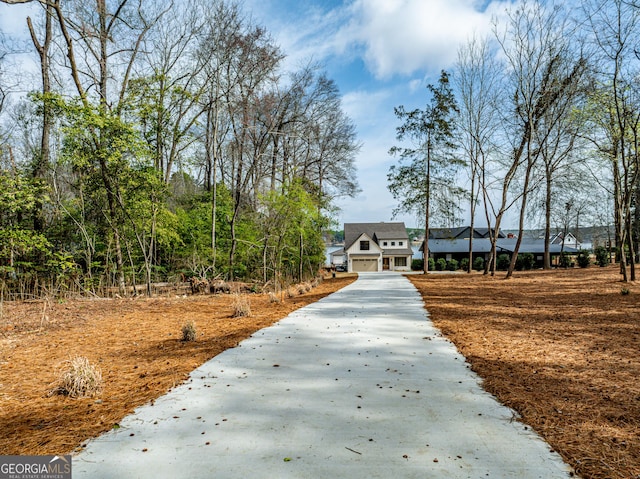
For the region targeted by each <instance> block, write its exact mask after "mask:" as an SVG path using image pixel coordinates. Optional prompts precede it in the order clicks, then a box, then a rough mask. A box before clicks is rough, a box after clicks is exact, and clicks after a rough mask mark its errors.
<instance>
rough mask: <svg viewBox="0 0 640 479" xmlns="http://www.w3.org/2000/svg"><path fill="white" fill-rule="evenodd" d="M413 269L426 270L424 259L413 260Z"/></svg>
mask: <svg viewBox="0 0 640 479" xmlns="http://www.w3.org/2000/svg"><path fill="white" fill-rule="evenodd" d="M411 270H412V271H423V270H424V260H423V259H414V260H412V261H411Z"/></svg>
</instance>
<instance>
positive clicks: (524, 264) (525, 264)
mask: <svg viewBox="0 0 640 479" xmlns="http://www.w3.org/2000/svg"><path fill="white" fill-rule="evenodd" d="M534 264H535V257H534V256H533V254H531V253H522V254H519V255H518V257H517V258H516V269H517V270H523V269H531V268H533V265H534Z"/></svg>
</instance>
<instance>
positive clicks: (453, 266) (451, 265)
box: [447, 259, 460, 271]
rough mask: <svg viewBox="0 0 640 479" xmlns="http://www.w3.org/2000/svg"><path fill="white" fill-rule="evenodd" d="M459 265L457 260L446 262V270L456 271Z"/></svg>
mask: <svg viewBox="0 0 640 479" xmlns="http://www.w3.org/2000/svg"><path fill="white" fill-rule="evenodd" d="M459 265H460V263H458V260H457V259H450V260H449V261H447V269H448V270H449V271H456V270H457V269H458V268H459Z"/></svg>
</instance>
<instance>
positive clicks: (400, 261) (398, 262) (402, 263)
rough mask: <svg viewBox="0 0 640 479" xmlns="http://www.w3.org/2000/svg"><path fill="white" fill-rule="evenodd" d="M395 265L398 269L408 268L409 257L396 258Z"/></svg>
mask: <svg viewBox="0 0 640 479" xmlns="http://www.w3.org/2000/svg"><path fill="white" fill-rule="evenodd" d="M394 264H395V266H396V268H397V267H400V266H402V267H404V266H407V257H406V256H398V257H396V258H394Z"/></svg>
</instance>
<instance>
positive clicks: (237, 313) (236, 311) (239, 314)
mask: <svg viewBox="0 0 640 479" xmlns="http://www.w3.org/2000/svg"><path fill="white" fill-rule="evenodd" d="M249 316H251V305H250V304H249V298H247V296H245V295H243V294H235V295H234V298H233V317H234V318H245V317H249Z"/></svg>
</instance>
